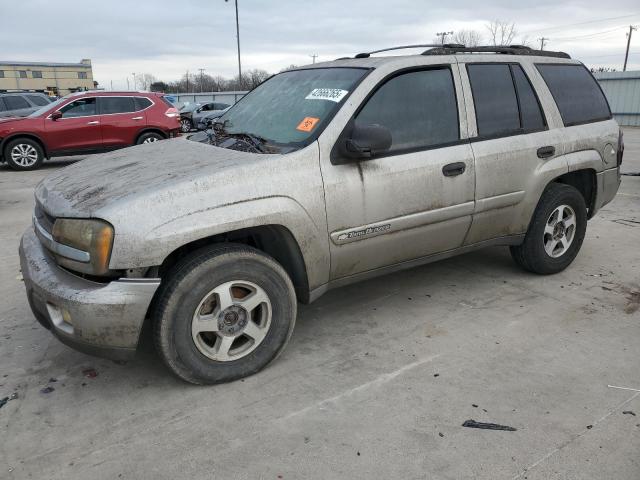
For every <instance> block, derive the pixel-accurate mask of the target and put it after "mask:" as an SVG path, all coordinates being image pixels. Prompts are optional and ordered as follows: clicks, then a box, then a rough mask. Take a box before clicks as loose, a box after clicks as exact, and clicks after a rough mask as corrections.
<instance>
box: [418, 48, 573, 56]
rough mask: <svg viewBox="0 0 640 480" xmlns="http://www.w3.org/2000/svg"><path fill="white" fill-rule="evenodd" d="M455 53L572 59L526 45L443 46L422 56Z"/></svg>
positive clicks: (561, 53)
mask: <svg viewBox="0 0 640 480" xmlns="http://www.w3.org/2000/svg"><path fill="white" fill-rule="evenodd" d="M455 53H502V54H505V55H535V56H538V57H555V58H571V57H570V56H569V54H567V53H565V52H552V51H549V50H534V49H532V48H530V47H527V46H525V45H498V46H480V47H465V46H464V45H443V46H436V47H433V48H430V49H429V50H426V51H424V52H422V55H451V54H455Z"/></svg>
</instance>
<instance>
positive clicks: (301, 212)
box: [111, 196, 329, 289]
mask: <svg viewBox="0 0 640 480" xmlns="http://www.w3.org/2000/svg"><path fill="white" fill-rule="evenodd" d="M264 225H280V226H283V227H285V228H287V229H288V230H289V231H290V232H291V234H292V235H293V237H294V238H295V240H296V242H297V243H298V245H299V247H300V251H301V252H302V256H303V259H304V262H305V266H306V269H307V277H308V281H309V287H310V288H311V289H313V288H315V287H317V286H319V285H321V284H323V283H326V282H327V280H328V278H329V249H328V240H327V232H326V227H324V226H323V225H319V224H318V223H317V222H316V221H315V220H314V219H313V218H312V216H311V215H309V213H308V212H307V211H306V210H305V209H304V208H303V206H302V205H300V203H298V202H297V201H295V200H294V199H292V198H289V197H285V196H271V197H264V198H257V199H253V200H248V201H241V202H234V203H230V204H225V205H220V206H215V207H207V208H203V209H201V210H195V211H193V212H189V213H186V214H183V215H181V216H178V217H175V218H173V219H171V220H169V221H165V222H164V223H162V224H159V225H157V226H154V227H153V228H151V229H150V230H147V231H146V232H144V233H142V234H141V235H140V236H132V235H118V234H117V231H116V237H115V240H114V246H113V252H112V256H111V258H112V259H114V260H112V263H111V268H112V269H115V270H120V269H129V268H137V267H148V266H153V265H160V264H162V262H163V261H164V260H165V259H166V258H167V257H168V256H169V255H170V254H171V253H172V252H173V251H175V250H176V249H178V248H180V247H182V246H184V245H186V244H189V243H191V242H194V241H197V240H202V239H204V238H208V237H211V236H214V235H218V234H222V233H227V232H232V231H235V230H240V229H244V228H250V227H257V226H264ZM323 228H324V231H323ZM141 246H143V247H142V248H141Z"/></svg>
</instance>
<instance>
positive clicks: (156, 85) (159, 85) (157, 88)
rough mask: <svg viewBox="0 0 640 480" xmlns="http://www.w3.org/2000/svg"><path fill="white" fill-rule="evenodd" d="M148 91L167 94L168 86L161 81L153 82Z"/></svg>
mask: <svg viewBox="0 0 640 480" xmlns="http://www.w3.org/2000/svg"><path fill="white" fill-rule="evenodd" d="M149 90H151V91H152V92H168V91H169V85H168V84H166V83H165V82H162V81H155V82H153V83H152V84H151V85H149Z"/></svg>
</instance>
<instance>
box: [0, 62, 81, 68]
mask: <svg viewBox="0 0 640 480" xmlns="http://www.w3.org/2000/svg"><path fill="white" fill-rule="evenodd" d="M88 62H89V63H82V62H79V63H55V62H14V61H12V60H6V61H5V60H0V65H6V66H10V67H74V68H91V63H90V62H91V61H90V60H89V61H88Z"/></svg>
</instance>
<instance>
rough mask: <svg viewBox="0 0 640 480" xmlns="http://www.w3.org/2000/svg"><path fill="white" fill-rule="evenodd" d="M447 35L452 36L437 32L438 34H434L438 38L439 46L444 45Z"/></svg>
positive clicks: (448, 33)
mask: <svg viewBox="0 0 640 480" xmlns="http://www.w3.org/2000/svg"><path fill="white" fill-rule="evenodd" d="M448 35H453V32H438V33H436V36H437V37H440V45H444V41H445V40H446V38H447V36H448Z"/></svg>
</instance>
